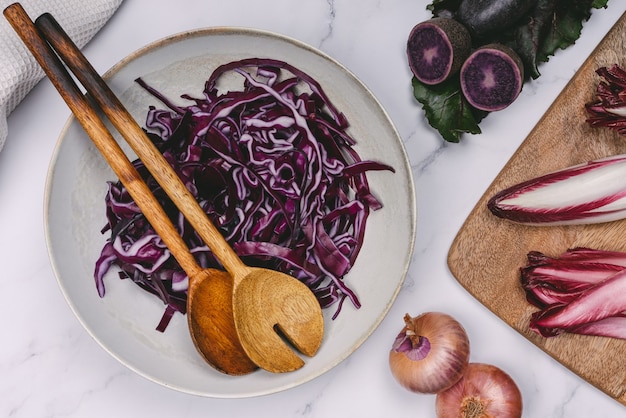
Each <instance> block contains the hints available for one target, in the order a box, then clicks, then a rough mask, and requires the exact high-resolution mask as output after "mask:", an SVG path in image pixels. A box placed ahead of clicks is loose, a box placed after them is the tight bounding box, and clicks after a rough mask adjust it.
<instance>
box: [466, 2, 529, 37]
mask: <svg viewBox="0 0 626 418" xmlns="http://www.w3.org/2000/svg"><path fill="white" fill-rule="evenodd" d="M536 3H537V0H463V1H462V2H461V4H460V5H459V9H458V11H457V14H456V18H457V19H458V20H459V22H461V23H462V24H463V25H465V27H466V28H467V29H468V30H469V31H470V33H471V34H472V35H473V36H475V37H477V38H481V37H483V36H485V35H487V34H490V33H493V32H497V31H501V30H503V29H506V28H508V27H511V26H512V25H513V24H514V23H515V22H516V21H517V20H518V19H520V18H521V17H522V16H523V15H524V14H526V12H528V11H529V10H530V9H531V8H532V7H533V6H534V5H535V4H536Z"/></svg>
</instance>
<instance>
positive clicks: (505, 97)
mask: <svg viewBox="0 0 626 418" xmlns="http://www.w3.org/2000/svg"><path fill="white" fill-rule="evenodd" d="M523 80H524V76H523V67H522V64H521V60H520V59H519V57H518V56H517V54H515V52H514V51H512V50H510V49H508V48H506V47H503V46H493V45H491V46H486V47H484V48H480V49H478V50H476V51H475V52H474V53H473V54H472V55H471V56H470V57H469V58H468V59H467V60H466V61H465V63H464V64H463V67H462V68H461V89H462V91H463V95H464V96H465V98H466V99H467V101H468V102H469V103H470V104H471V105H472V106H474V107H475V108H477V109H480V110H485V111H488V112H491V111H496V110H502V109H504V108H506V107H507V106H509V105H510V104H511V103H513V102H514V101H515V99H516V98H517V96H518V95H519V93H520V91H521V89H522V84H523Z"/></svg>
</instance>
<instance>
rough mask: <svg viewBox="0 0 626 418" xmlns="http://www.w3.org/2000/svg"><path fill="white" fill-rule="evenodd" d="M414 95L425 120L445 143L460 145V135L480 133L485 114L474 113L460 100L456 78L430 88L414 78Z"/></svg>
mask: <svg viewBox="0 0 626 418" xmlns="http://www.w3.org/2000/svg"><path fill="white" fill-rule="evenodd" d="M413 95H414V96H415V98H416V99H417V101H418V102H420V103H421V104H422V107H423V109H424V112H425V114H426V119H427V120H428V123H429V124H430V126H432V127H433V128H435V129H437V131H439V134H440V135H441V136H442V137H443V139H445V140H446V141H448V142H459V140H460V139H461V135H462V134H463V133H470V134H479V133H481V130H480V127H479V126H478V122H480V121H481V120H482V119H483V118H484V117H485V116H486V115H487V112H481V111H477V110H476V109H474V108H472V106H470V104H469V103H468V102H467V100H465V97H463V93H462V92H461V86H460V84H459V82H458V78H453V79H449V80H448V81H445V82H443V83H441V84H438V85H435V86H430V85H427V84H424V83H422V82H420V81H419V80H418V79H417V78H415V77H413Z"/></svg>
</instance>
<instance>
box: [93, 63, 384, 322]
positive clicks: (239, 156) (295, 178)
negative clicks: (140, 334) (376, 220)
mask: <svg viewBox="0 0 626 418" xmlns="http://www.w3.org/2000/svg"><path fill="white" fill-rule="evenodd" d="M231 72H235V73H238V74H239V75H241V77H242V78H243V83H242V84H243V88H242V90H241V91H228V92H226V93H219V92H218V89H217V87H216V85H217V82H218V80H219V79H220V77H221V76H223V75H224V74H225V73H231ZM137 82H138V83H139V84H140V85H141V86H142V87H143V88H145V89H146V90H147V91H148V92H150V93H151V94H152V95H154V96H155V97H157V98H158V99H159V100H160V101H161V102H162V103H164V105H165V106H166V107H167V108H168V109H156V108H154V107H150V109H149V111H148V115H147V120H146V131H147V133H148V136H149V137H150V139H151V140H152V141H153V142H154V143H155V144H156V146H157V147H158V148H159V149H160V151H161V152H162V153H163V155H164V156H165V157H166V159H167V160H168V162H169V163H170V164H171V165H172V167H173V168H174V169H175V170H176V172H177V173H178V174H179V176H180V177H181V179H182V180H183V182H184V183H185V184H186V185H187V187H188V189H189V190H190V191H191V192H192V193H193V195H194V196H195V197H196V199H197V200H198V202H199V203H200V205H201V206H202V207H203V208H204V210H205V211H206V213H207V214H208V216H209V217H210V218H211V220H212V221H213V222H214V223H215V225H216V226H217V227H218V229H219V230H220V231H221V232H222V233H223V234H224V236H225V237H226V239H227V241H228V242H229V243H230V244H231V245H232V246H233V248H234V249H235V251H236V252H237V254H239V255H240V256H241V257H242V259H243V260H244V262H246V263H248V264H250V265H255V266H263V267H267V268H273V269H277V270H280V271H283V272H285V273H287V274H290V275H292V276H294V277H296V278H298V279H299V280H301V281H302V282H304V283H305V284H306V285H307V286H308V287H309V288H310V289H311V290H312V291H313V292H314V293H315V295H316V297H317V299H318V300H319V302H320V305H321V306H322V307H323V308H327V307H329V306H331V305H333V304H335V303H336V304H337V308H336V311H335V313H334V316H333V318H335V317H336V316H337V315H338V314H339V312H340V310H341V307H342V304H343V302H344V300H345V299H346V298H348V299H350V301H351V302H352V304H353V305H354V306H355V307H357V308H358V307H360V302H359V300H358V298H357V296H356V294H355V292H353V291H352V290H351V289H350V288H349V287H348V286H347V284H346V283H345V282H344V281H343V278H344V276H345V275H346V274H347V273H348V271H349V270H350V268H351V267H352V265H353V264H354V261H355V259H356V257H357V255H358V253H359V250H360V248H361V245H362V242H363V235H364V232H365V224H366V220H367V218H368V215H369V212H370V210H376V209H379V208H381V207H382V205H381V203H380V202H379V201H378V200H377V199H376V198H375V197H374V196H373V195H372V193H371V192H370V189H369V186H368V182H367V179H366V176H365V174H366V172H368V171H370V170H389V171H392V172H393V171H394V169H393V168H392V167H390V166H388V165H385V164H382V163H378V162H373V161H362V160H361V159H360V158H359V155H358V154H357V153H356V151H355V150H354V149H353V147H352V145H354V143H355V141H354V139H353V138H352V137H351V136H350V135H349V134H348V132H347V131H346V129H347V128H348V122H347V120H346V118H345V117H344V115H343V114H342V113H340V112H339V111H338V110H337V109H336V108H335V107H334V105H333V104H332V103H331V102H330V101H329V99H328V97H327V96H326V94H325V93H324V91H323V90H322V88H321V86H320V85H319V84H318V83H317V82H316V81H315V80H314V79H312V78H311V77H310V76H308V75H307V74H305V73H304V72H302V71H300V70H298V69H297V68H295V67H293V66H291V65H289V64H287V63H285V62H282V61H276V60H271V59H259V58H251V59H245V60H241V61H236V62H231V63H229V64H226V65H223V66H221V67H219V68H217V69H216V70H215V71H214V72H213V73H212V74H211V76H210V78H209V79H208V81H207V82H206V84H205V89H204V92H203V93H204V97H201V98H193V97H191V96H189V95H183V96H181V97H183V98H185V99H187V100H190V101H191V103H192V104H191V105H189V106H186V107H181V106H176V105H174V104H173V103H172V102H171V101H170V100H168V99H167V98H166V97H163V95H162V94H160V93H159V92H158V91H156V90H155V89H154V88H152V87H150V86H149V85H147V84H146V83H145V82H144V81H143V80H141V79H138V80H137ZM133 164H134V165H135V167H136V168H137V170H138V171H139V172H140V173H141V175H142V176H143V177H144V179H145V180H146V182H147V183H148V185H149V186H150V188H151V190H152V191H153V193H154V194H155V196H156V197H157V199H158V200H159V201H160V202H161V204H162V205H163V207H164V208H165V210H166V212H167V213H168V215H169V216H170V217H171V219H172V221H173V223H174V224H175V225H176V226H177V228H178V229H179V232H180V234H181V236H182V237H183V239H184V240H185V242H186V243H187V245H188V246H189V248H190V249H191V251H192V253H193V254H194V255H195V256H196V258H197V260H198V263H199V264H200V265H201V266H202V267H214V268H221V266H220V264H219V262H218V261H217V260H216V259H215V258H214V257H213V255H212V254H211V251H210V250H209V248H208V247H207V246H206V245H205V244H204V243H203V242H202V240H201V239H200V237H199V236H198V235H197V234H196V232H195V231H194V230H193V229H192V228H191V226H190V225H189V223H188V222H187V221H186V220H185V219H184V217H183V216H182V214H181V213H180V212H179V211H178V209H177V208H176V207H175V206H174V205H173V204H172V202H171V201H170V200H169V199H168V198H167V196H166V195H165V193H164V192H163V190H162V189H161V188H160V186H159V185H158V184H157V183H156V182H155V180H154V179H153V178H152V177H151V176H150V174H149V173H148V171H147V170H146V168H145V167H144V165H143V164H142V163H141V161H139V160H136V161H134V163H133ZM106 215H107V219H108V223H107V225H106V226H105V227H104V228H103V231H102V232H103V233H105V232H107V231H110V234H111V236H110V238H109V239H108V240H107V243H106V244H105V246H104V248H103V249H102V253H101V256H100V258H99V259H98V261H97V263H96V268H95V273H94V275H95V281H96V286H97V289H98V293H99V295H100V296H101V297H103V296H104V294H105V286H104V280H103V279H104V275H105V273H106V272H107V271H108V270H109V268H110V267H111V266H113V265H115V266H117V267H119V269H120V273H119V274H120V277H121V278H130V279H132V280H133V281H134V282H135V283H136V284H137V285H138V286H140V287H141V288H143V289H144V290H146V291H148V292H150V293H152V294H154V295H157V296H158V297H159V298H160V299H161V300H162V301H163V302H164V303H165V305H166V309H165V313H164V315H163V317H162V319H161V322H160V323H159V325H158V327H157V329H158V330H160V331H163V330H164V329H165V328H166V327H167V324H168V323H169V320H170V319H171V317H172V315H173V314H174V313H175V312H181V313H183V314H184V313H185V310H186V291H187V276H186V274H185V273H184V272H183V271H182V270H181V268H180V266H179V265H178V264H177V262H176V261H175V260H174V258H173V257H172V256H171V255H170V253H169V251H168V250H167V248H166V247H165V245H164V244H163V242H162V241H161V239H160V238H159V236H158V235H157V234H156V233H155V232H154V230H153V229H152V227H151V226H150V225H149V223H148V222H147V220H146V219H145V218H144V217H143V215H142V214H141V212H140V210H139V209H138V207H137V206H136V205H135V203H134V202H133V201H132V199H131V197H130V196H129V194H128V192H127V191H126V189H125V188H124V187H123V186H122V184H121V183H120V182H111V183H109V191H108V194H107V196H106Z"/></svg>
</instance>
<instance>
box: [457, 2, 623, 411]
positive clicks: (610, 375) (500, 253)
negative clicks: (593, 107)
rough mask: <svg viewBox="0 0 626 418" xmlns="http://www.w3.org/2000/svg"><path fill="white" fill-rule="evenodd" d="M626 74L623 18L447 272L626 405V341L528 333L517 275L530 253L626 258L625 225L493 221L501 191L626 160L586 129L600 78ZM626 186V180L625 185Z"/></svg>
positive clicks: (611, 136)
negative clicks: (582, 250)
mask: <svg viewBox="0 0 626 418" xmlns="http://www.w3.org/2000/svg"><path fill="white" fill-rule="evenodd" d="M612 64H619V65H621V66H622V67H624V68H626V13H625V14H624V15H622V16H621V18H620V19H619V20H618V21H617V23H616V24H615V26H614V27H613V28H612V29H611V30H610V32H609V33H608V34H607V36H606V37H605V38H604V39H603V40H602V42H601V43H600V44H599V45H598V46H597V47H596V49H595V50H594V52H593V53H592V54H591V55H590V56H589V58H588V59H587V60H586V61H585V63H584V64H583V65H582V67H581V68H580V69H579V70H578V72H577V73H576V75H575V76H574V77H573V78H572V80H570V82H569V83H568V84H567V86H566V87H565V88H564V89H563V91H562V92H561V94H560V95H559V96H558V97H557V99H556V100H555V101H554V103H553V104H552V105H551V106H550V108H549V109H548V111H547V112H546V113H545V115H544V116H543V117H542V119H541V120H540V121H539V123H538V124H537V126H535V127H534V128H533V130H532V131H531V132H530V134H529V135H528V137H527V138H526V139H525V140H524V142H523V143H522V145H521V146H520V147H519V149H518V150H517V151H516V152H515V154H514V155H513V156H512V157H511V159H510V160H509V161H508V162H507V164H506V165H505V167H504V168H503V170H502V171H501V172H500V174H499V175H498V176H497V177H496V178H495V180H494V181H493V183H492V184H491V185H490V186H489V188H488V189H487V190H486V192H485V194H484V195H483V196H482V197H481V198H480V200H479V201H478V203H477V204H476V207H475V208H474V209H473V210H472V212H471V213H470V215H469V217H468V219H467V220H466V221H465V223H464V224H463V226H462V228H461V229H460V231H459V233H458V235H457V236H456V238H455V240H454V242H453V244H452V247H451V248H450V252H449V254H448V266H449V268H450V271H451V272H452V274H453V275H454V276H455V278H456V279H457V280H458V282H459V283H460V284H461V285H462V286H463V287H464V288H465V289H466V290H467V291H468V292H469V293H470V294H472V295H473V296H474V297H475V298H476V299H478V300H479V301H480V302H481V303H483V304H484V305H485V306H486V307H487V308H489V309H490V310H491V311H492V312H494V313H495V314H496V315H497V316H498V317H500V318H501V319H502V320H503V321H505V322H506V323H507V324H509V325H510V326H511V327H513V328H514V329H516V330H517V331H519V332H520V333H521V334H522V335H524V336H525V337H526V338H528V339H529V340H530V341H532V342H533V343H534V344H536V345H537V346H538V347H540V348H541V349H543V350H544V351H545V352H546V353H548V354H549V355H551V356H552V357H553V358H554V359H556V360H558V361H559V362H561V363H562V364H563V365H565V366H566V367H567V368H569V369H570V370H572V371H573V372H574V373H576V374H578V375H579V376H580V377H582V378H583V379H585V380H586V381H588V382H589V383H591V384H593V385H594V386H596V387H598V388H599V389H600V390H602V391H604V392H605V393H606V394H608V395H609V396H611V397H612V398H614V399H615V400H617V401H618V402H621V403H622V404H624V405H626V341H624V340H617V339H610V338H602V337H588V336H579V335H571V334H561V335H560V336H558V337H552V338H543V337H540V336H539V335H537V334H535V333H534V332H532V331H530V330H529V328H528V322H529V318H530V315H531V314H532V313H533V312H534V311H536V308H534V307H532V306H531V305H530V304H529V303H528V302H527V301H526V299H525V296H524V292H523V290H522V289H521V286H520V283H519V268H520V267H522V266H523V265H524V264H525V263H526V254H527V253H528V252H529V251H531V250H538V251H542V252H544V253H546V254H549V255H553V256H557V255H560V254H561V253H562V252H564V251H565V250H567V249H568V248H571V247H577V246H586V247H591V248H598V249H609V250H619V251H626V221H619V222H612V223H607V224H602V225H594V226H570V227H531V226H522V225H517V224H514V223H512V222H508V221H505V220H502V219H499V218H496V217H495V216H493V215H492V214H491V213H490V212H489V210H488V209H487V206H486V203H487V201H488V200H489V198H490V197H491V196H493V195H494V194H495V193H496V192H497V191H500V190H502V189H503V188H506V187H508V186H511V185H513V184H516V183H519V182H520V181H523V180H526V179H529V178H532V177H535V176H538V175H541V174H545V173H547V172H550V171H554V170H557V169H560V168H564V167H568V166H570V165H573V164H578V163H582V162H586V161H589V160H592V159H596V158H600V157H606V156H609V155H615V154H621V153H626V137H620V136H619V135H618V134H616V133H614V132H613V131H610V130H608V129H606V128H592V127H590V126H589V125H588V124H587V123H586V122H585V119H586V117H587V115H586V111H585V108H584V105H585V103H588V102H590V101H592V100H593V99H594V96H595V91H596V86H597V83H598V81H599V77H598V76H597V74H596V73H595V70H596V69H597V68H599V67H602V66H610V65H612ZM625 181H626V179H625Z"/></svg>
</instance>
